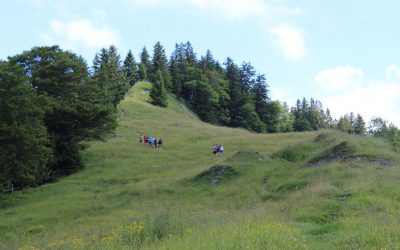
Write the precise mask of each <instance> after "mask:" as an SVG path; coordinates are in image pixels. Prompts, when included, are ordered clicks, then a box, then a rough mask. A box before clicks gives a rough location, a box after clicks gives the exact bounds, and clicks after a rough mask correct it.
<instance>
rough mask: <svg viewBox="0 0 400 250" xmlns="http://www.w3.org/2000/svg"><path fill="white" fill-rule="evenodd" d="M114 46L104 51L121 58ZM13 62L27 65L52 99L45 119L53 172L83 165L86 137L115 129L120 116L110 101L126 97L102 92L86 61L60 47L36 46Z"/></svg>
mask: <svg viewBox="0 0 400 250" xmlns="http://www.w3.org/2000/svg"><path fill="white" fill-rule="evenodd" d="M110 50H111V51H114V52H112V53H106V54H104V55H103V54H102V55H103V56H107V57H108V56H109V55H114V56H111V58H114V59H112V61H113V62H114V63H116V60H117V59H116V58H115V50H114V49H113V48H110ZM110 60H111V59H110ZM9 63H10V65H20V66H22V67H23V69H24V72H23V74H24V76H25V77H26V79H27V84H28V85H29V86H31V87H32V88H33V89H34V90H36V92H37V94H38V95H39V96H40V97H41V98H43V99H44V100H46V108H45V109H44V124H45V126H46V128H47V132H48V133H49V135H50V140H51V142H52V147H53V150H54V161H53V162H52V164H51V166H50V173H51V174H52V176H53V177H54V176H56V175H63V174H70V173H72V172H74V171H76V170H77V169H80V168H82V164H81V158H80V155H79V150H80V149H81V148H82V144H81V142H82V141H84V140H91V139H102V138H104V136H105V135H106V134H108V133H109V132H110V131H113V130H114V128H115V126H116V123H115V117H113V115H112V111H113V109H112V108H111V107H110V105H108V104H109V103H110V102H115V101H116V99H118V98H121V96H119V97H118V98H116V97H115V98H112V99H114V100H113V101H111V100H110V97H111V96H110V95H109V92H105V91H104V88H103V91H101V90H100V89H99V84H98V82H97V81H95V80H93V79H91V78H90V76H89V74H88V70H87V67H86V63H85V62H84V60H83V59H82V58H81V57H78V56H77V55H75V54H73V53H71V52H67V51H63V50H61V49H60V48H59V47H58V46H53V47H36V48H33V49H32V50H30V51H26V52H24V53H22V54H20V55H17V56H14V57H11V58H9ZM101 65H102V64H101ZM101 65H100V68H101V67H102V66H101ZM100 71H101V69H100ZM95 74H96V73H95ZM95 78H96V80H97V77H95ZM103 83H104V82H103Z"/></svg>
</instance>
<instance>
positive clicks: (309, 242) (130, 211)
mask: <svg viewBox="0 0 400 250" xmlns="http://www.w3.org/2000/svg"><path fill="white" fill-rule="evenodd" d="M149 88H150V85H149V84H148V83H144V82H141V83H138V84H136V85H135V86H134V88H133V89H132V90H131V91H130V92H129V93H128V94H127V96H126V98H125V100H124V101H123V102H122V103H121V104H120V107H119V119H118V123H119V126H118V128H117V131H116V133H115V135H113V136H110V138H109V139H108V140H107V141H106V142H91V143H88V148H87V149H85V151H84V152H83V158H84V162H85V165H86V167H85V169H84V170H83V171H81V172H79V173H76V174H74V175H71V176H69V177H66V178H63V179H61V180H59V181H58V182H56V183H52V184H46V185H43V186H41V187H37V188H31V189H27V190H24V191H20V192H17V193H15V194H12V195H3V196H0V218H1V220H0V249H140V248H141V249H266V248H267V249H381V248H382V249H383V248H388V249H396V248H400V245H399V244H398V242H399V241H400V225H399V220H398V218H400V186H399V180H400V169H399V167H400V165H399V162H400V156H399V155H398V153H396V152H394V151H392V147H391V145H389V144H387V143H386V142H385V141H383V140H379V139H374V138H369V137H359V136H351V135H347V134H344V133H340V132H336V131H330V130H324V131H318V132H305V133H286V134H254V133H250V132H248V131H245V130H243V129H233V128H226V127H218V126H213V125H210V124H207V123H203V122H201V121H199V120H198V119H197V117H196V116H195V115H193V114H192V113H191V112H190V111H188V110H187V109H186V108H184V105H183V104H182V103H181V102H179V101H177V100H176V99H174V98H172V97H169V100H168V103H169V107H168V108H166V109H164V108H159V107H155V106H153V105H151V104H150V103H149V102H148V90H149ZM140 134H147V135H153V136H156V137H157V138H162V139H163V140H164V142H165V147H164V148H163V149H154V148H150V147H145V146H143V145H142V144H139V142H138V140H139V135H140ZM217 143H218V144H220V143H221V144H223V145H224V147H225V152H224V156H223V157H214V156H213V155H212V148H211V147H212V145H213V144H217ZM332 155H336V156H338V155H339V156H338V157H336V158H335V157H332ZM350 156H351V157H350ZM361 156H362V157H361ZM352 157H353V158H352ZM356 157H359V158H356ZM360 157H361V158H360ZM344 158H346V159H347V160H345V159H344ZM327 159H328V160H327ZM374 159H386V160H390V162H391V164H386V165H385V164H381V162H382V161H374ZM310 161H315V162H318V164H313V165H312V166H311V167H310V166H309V165H308V163H309V162H310ZM214 166H225V167H226V168H225V170H224V171H225V172H224V174H223V175H221V174H218V171H217V172H216V171H213V170H212V169H213V168H212V167H214ZM214 170H215V169H214ZM215 178H216V179H218V182H217V183H216V184H212V183H211V182H212V180H213V179H215Z"/></svg>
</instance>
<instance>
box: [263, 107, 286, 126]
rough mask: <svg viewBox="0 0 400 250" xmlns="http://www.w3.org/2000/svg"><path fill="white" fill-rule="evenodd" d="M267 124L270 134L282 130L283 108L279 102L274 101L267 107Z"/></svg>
mask: <svg viewBox="0 0 400 250" xmlns="http://www.w3.org/2000/svg"><path fill="white" fill-rule="evenodd" d="M265 113H266V114H265V117H264V119H265V124H266V126H267V132H268V133H278V132H280V128H281V113H282V106H281V104H280V102H279V101H272V102H269V103H268V104H267V105H266V112H265Z"/></svg>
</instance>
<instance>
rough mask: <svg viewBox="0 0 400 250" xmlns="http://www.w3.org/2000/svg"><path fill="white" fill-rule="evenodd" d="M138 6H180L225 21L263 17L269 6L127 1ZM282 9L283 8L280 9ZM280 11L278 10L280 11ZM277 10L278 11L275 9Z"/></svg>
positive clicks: (210, 0)
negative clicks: (191, 8)
mask: <svg viewBox="0 0 400 250" xmlns="http://www.w3.org/2000/svg"><path fill="white" fill-rule="evenodd" d="M128 1H129V2H132V3H134V4H139V5H142V6H143V5H147V6H154V5H158V6H161V5H171V4H180V5H188V6H189V7H194V8H196V9H197V10H199V11H202V12H214V13H216V14H217V15H218V16H221V15H222V16H223V17H224V18H227V19H232V20H235V19H242V18H246V17H249V16H251V15H256V16H259V15H263V14H265V13H266V11H267V9H268V8H269V6H267V4H266V3H265V1H263V0H128ZM282 9H283V8H282ZM282 9H279V11H280V10H282ZM277 10H278V9H277Z"/></svg>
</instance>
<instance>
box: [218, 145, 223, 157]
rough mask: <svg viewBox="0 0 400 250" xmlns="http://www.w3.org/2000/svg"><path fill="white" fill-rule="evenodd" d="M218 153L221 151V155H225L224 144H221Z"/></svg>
mask: <svg viewBox="0 0 400 250" xmlns="http://www.w3.org/2000/svg"><path fill="white" fill-rule="evenodd" d="M218 153H219V156H223V154H224V146H222V144H219V147H218Z"/></svg>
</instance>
